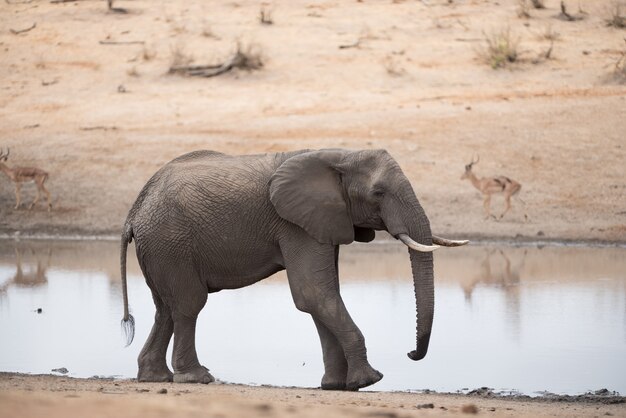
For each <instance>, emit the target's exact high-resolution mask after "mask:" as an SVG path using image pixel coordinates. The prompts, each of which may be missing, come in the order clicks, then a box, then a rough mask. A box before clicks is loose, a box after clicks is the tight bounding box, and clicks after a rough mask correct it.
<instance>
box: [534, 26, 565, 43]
mask: <svg viewBox="0 0 626 418" xmlns="http://www.w3.org/2000/svg"><path fill="white" fill-rule="evenodd" d="M560 37H561V34H560V33H559V32H556V31H555V30H554V28H553V27H552V25H551V24H548V25H546V26H545V27H544V29H543V32H541V33H540V34H539V38H540V39H545V40H546V41H552V42H554V41H556V40H558V39H559V38H560Z"/></svg>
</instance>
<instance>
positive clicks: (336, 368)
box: [313, 317, 348, 390]
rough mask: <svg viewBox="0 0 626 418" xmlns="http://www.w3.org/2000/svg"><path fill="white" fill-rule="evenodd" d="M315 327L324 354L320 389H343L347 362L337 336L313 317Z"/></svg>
mask: <svg viewBox="0 0 626 418" xmlns="http://www.w3.org/2000/svg"><path fill="white" fill-rule="evenodd" d="M313 321H314V322H315V327H316V328H317V333H318V334H319V336H320V341H321V343H322V354H323V356H324V377H322V389H325V390H343V389H345V388H346V377H347V375H348V362H347V361H346V355H345V354H344V352H343V348H342V347H341V344H339V340H337V337H335V336H334V335H333V333H332V332H330V330H329V329H328V328H327V327H326V325H324V324H323V323H322V321H320V320H319V319H315V317H313Z"/></svg>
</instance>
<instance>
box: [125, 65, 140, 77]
mask: <svg viewBox="0 0 626 418" xmlns="http://www.w3.org/2000/svg"><path fill="white" fill-rule="evenodd" d="M126 74H128V75H129V76H131V77H139V71H137V67H135V66H132V67H131V68H129V69H128V70H126Z"/></svg>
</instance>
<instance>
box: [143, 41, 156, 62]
mask: <svg viewBox="0 0 626 418" xmlns="http://www.w3.org/2000/svg"><path fill="white" fill-rule="evenodd" d="M156 56H157V53H156V51H154V50H153V49H151V48H148V47H147V46H145V45H144V46H143V49H142V50H141V59H143V60H144V61H152V60H153V59H155V58H156Z"/></svg>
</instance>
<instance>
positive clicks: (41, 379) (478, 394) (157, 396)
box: [0, 372, 626, 418]
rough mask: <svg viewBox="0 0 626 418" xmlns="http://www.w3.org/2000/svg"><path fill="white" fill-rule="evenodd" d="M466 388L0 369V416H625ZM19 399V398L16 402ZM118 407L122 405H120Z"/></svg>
mask: <svg viewBox="0 0 626 418" xmlns="http://www.w3.org/2000/svg"><path fill="white" fill-rule="evenodd" d="M470 393H471V394H465V395H463V394H455V393H435V392H432V391H424V392H422V393H407V392H333V391H322V390H320V389H314V388H294V387H273V386H247V385H238V384H227V383H212V384H209V385H185V384H174V383H139V382H137V381H136V380H134V379H113V378H89V379H79V378H72V377H66V376H54V375H27V374H21V373H6V372H3V373H0V404H2V405H3V408H0V416H1V417H5V416H6V417H9V416H16V415H13V414H14V413H16V412H17V411H19V416H26V417H30V416H37V413H38V412H40V409H41V408H42V406H45V410H46V411H47V413H46V415H47V416H53V417H57V416H59V417H61V416H63V417H74V416H80V414H84V413H89V414H90V416H106V415H107V414H108V413H110V412H111V411H120V410H123V411H125V412H124V413H123V415H126V416H139V414H140V413H151V414H154V413H160V414H168V413H172V412H174V411H176V415H177V416H183V417H186V416H197V414H198V413H199V412H200V411H202V415H203V416H204V415H206V414H208V415H211V413H212V415H221V416H225V417H231V416H233V417H236V416H258V415H262V416H276V417H283V416H293V414H296V415H298V416H319V415H325V416H330V417H334V416H359V417H361V416H362V417H365V416H370V417H371V416H378V417H394V418H395V417H412V416H422V415H423V414H425V413H426V414H428V416H450V415H456V414H477V413H478V414H489V416H572V415H576V416H599V415H606V416H626V407H625V406H624V403H625V402H626V398H625V397H622V396H618V395H615V394H614V393H611V392H609V391H607V390H600V391H597V392H595V393H590V394H585V395H578V396H559V395H545V396H539V397H529V396H524V395H509V396H502V395H498V394H496V393H494V392H493V391H491V390H489V389H487V388H481V389H477V390H474V391H471V392H470ZM24 401H26V402H24ZM122 408H123V409H122Z"/></svg>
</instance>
